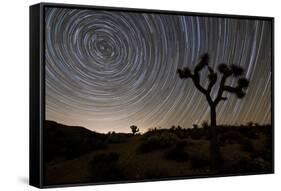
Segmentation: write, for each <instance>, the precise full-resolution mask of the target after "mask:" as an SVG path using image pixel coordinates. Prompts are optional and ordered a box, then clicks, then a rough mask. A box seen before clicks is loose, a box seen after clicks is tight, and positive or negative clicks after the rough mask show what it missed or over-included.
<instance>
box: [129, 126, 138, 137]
mask: <svg viewBox="0 0 281 191" xmlns="http://www.w3.org/2000/svg"><path fill="white" fill-rule="evenodd" d="M130 128H131V130H132V133H133V135H135V134H136V133H137V132H139V131H140V130H139V128H138V127H137V126H135V125H132V126H131V127H130Z"/></svg>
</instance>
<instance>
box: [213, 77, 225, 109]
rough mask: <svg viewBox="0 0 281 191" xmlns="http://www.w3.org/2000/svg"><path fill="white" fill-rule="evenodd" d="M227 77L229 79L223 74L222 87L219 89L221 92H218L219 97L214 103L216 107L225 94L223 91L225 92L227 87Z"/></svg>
mask: <svg viewBox="0 0 281 191" xmlns="http://www.w3.org/2000/svg"><path fill="white" fill-rule="evenodd" d="M227 77H228V75H227V74H223V76H222V79H221V83H220V87H219V91H218V94H217V97H216V99H215V101H214V103H215V105H217V104H218V103H219V102H220V101H221V98H222V94H223V91H224V86H225V85H224V84H225V82H226V79H227Z"/></svg>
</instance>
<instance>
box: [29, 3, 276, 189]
mask: <svg viewBox="0 0 281 191" xmlns="http://www.w3.org/2000/svg"><path fill="white" fill-rule="evenodd" d="M273 27H274V20H273V18H270V17H258V16H240V15H239V16H238V15H236V16H235V15H223V14H209V13H208V14H205V13H189V12H177V11H160V10H142V9H128V8H112V7H95V6H80V5H65V4H49V3H41V4H36V5H33V6H31V7H30V184H31V185H33V186H36V187H40V188H46V187H58V186H71V185H89V184H107V183H127V182H139V181H156V180H174V179H186V178H198V177H218V176H234V175H254V174H267V173H273V172H274V154H273V153H274V149H273V148H274V144H273V143H274V131H273V130H274V129H273V125H274V123H273V122H274V120H273V117H274V113H273V111H274V109H273V108H274V102H273V100H274V99H273V95H274V92H273V79H274V78H273V74H274V73H273V71H274V70H273V67H274V64H273V62H274V49H273V47H274V44H273V43H274V34H273V31H274V28H273Z"/></svg>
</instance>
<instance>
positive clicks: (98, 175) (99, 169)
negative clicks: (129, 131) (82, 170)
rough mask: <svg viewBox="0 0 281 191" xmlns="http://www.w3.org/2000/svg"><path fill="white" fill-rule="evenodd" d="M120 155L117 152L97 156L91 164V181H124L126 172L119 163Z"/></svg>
mask: <svg viewBox="0 0 281 191" xmlns="http://www.w3.org/2000/svg"><path fill="white" fill-rule="evenodd" d="M119 157H120V154H118V153H115V152H110V153H102V154H99V155H97V156H95V157H94V158H93V159H92V160H91V161H90V163H89V171H90V174H91V181H94V182H100V181H103V182H104V181H113V180H122V179H124V171H123V169H122V168H121V166H120V165H119V163H118V160H119Z"/></svg>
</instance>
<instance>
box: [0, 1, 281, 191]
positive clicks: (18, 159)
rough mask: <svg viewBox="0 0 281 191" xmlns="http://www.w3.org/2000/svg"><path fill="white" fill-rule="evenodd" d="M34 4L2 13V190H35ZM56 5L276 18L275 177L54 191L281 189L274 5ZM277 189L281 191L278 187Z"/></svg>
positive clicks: (9, 6)
mask: <svg viewBox="0 0 281 191" xmlns="http://www.w3.org/2000/svg"><path fill="white" fill-rule="evenodd" d="M38 2H39V1H37V0H27V1H25V0H17V1H16V0H14V1H12V0H2V1H1V8H0V190H3V191H9V190H13V191H18V190H19V191H23V190H30V191H32V190H37V189H36V188H33V187H31V186H29V185H28V152H29V151H28V138H29V136H28V117H29V114H28V107H29V103H28V99H29V97H28V96H29V95H28V92H29V80H28V76H29V73H28V71H29V68H28V67H29V56H28V55H29V45H28V43H29V12H28V11H29V8H28V7H29V5H32V4H35V3H38ZM56 2H57V3H59V2H60V3H72V4H85V5H102V6H115V7H132V8H149V9H163V10H178V11H190V12H209V13H224V14H245V15H259V16H273V17H275V84H276V85H275V139H276V140H275V155H276V156H275V162H276V168H275V171H276V173H275V174H274V175H257V176H243V177H228V178H209V179H193V180H180V181H164V182H163V181H162V182H153V183H133V184H115V185H102V186H95V187H92V186H84V187H72V188H60V189H53V190H58V191H59V190H69V191H78V190H79V191H81V190H82V191H84V190H93V189H94V190H98V191H111V190H112V191H113V190H124V191H131V190H134V191H143V190H161V191H166V190H177V191H180V190H191V191H193V190H196V191H200V190H208V191H211V190H216V191H221V190H223V191H225V190H227V191H237V190H254V191H260V190H263V191H264V190H278V187H280V186H281V183H280V182H281V167H280V161H281V156H280V154H281V152H280V151H281V150H280V146H281V140H280V135H281V134H280V132H281V130H280V128H281V126H280V125H281V115H280V113H281V108H280V106H281V105H280V104H281V99H280V97H281V88H280V85H279V83H281V75H279V73H280V72H281V66H280V64H281V63H280V61H281V59H280V54H278V53H280V49H281V47H280V46H281V42H280V40H281V39H280V34H281V21H280V20H281V12H280V7H281V6H280V4H281V3H279V2H278V0H255V1H254V0H232V1H226V0H211V1H208V0H205V1H204V0H170V1H164V0H133V1H132V0H97V1H92V0H76V1H75V0H56ZM279 189H280V188H279Z"/></svg>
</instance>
